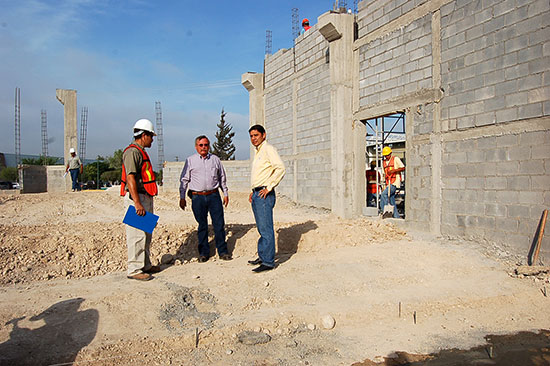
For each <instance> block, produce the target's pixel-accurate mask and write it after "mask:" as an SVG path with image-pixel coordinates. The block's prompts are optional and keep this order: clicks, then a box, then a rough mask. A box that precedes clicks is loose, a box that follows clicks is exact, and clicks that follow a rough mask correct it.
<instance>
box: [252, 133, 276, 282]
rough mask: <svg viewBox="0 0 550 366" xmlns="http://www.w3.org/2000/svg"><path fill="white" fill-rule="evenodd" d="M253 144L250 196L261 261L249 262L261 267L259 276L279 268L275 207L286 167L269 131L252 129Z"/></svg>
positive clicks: (255, 270)
mask: <svg viewBox="0 0 550 366" xmlns="http://www.w3.org/2000/svg"><path fill="white" fill-rule="evenodd" d="M248 133H249V134H250V142H251V143H252V145H253V146H254V148H255V152H254V160H253V161H252V172H251V174H250V181H251V187H252V192H251V193H250V196H249V197H248V200H249V202H250V203H251V204H252V212H254V219H255V220H256V227H257V228H258V232H259V233H260V239H258V258H257V259H255V260H252V261H248V263H250V264H253V265H259V266H258V267H256V268H254V269H253V270H252V271H253V272H256V273H259V272H263V271H269V270H271V269H273V268H274V267H275V231H274V230H273V207H274V206H275V189H274V188H275V187H276V186H277V185H278V184H279V182H280V181H281V179H283V177H284V175H285V165H284V164H283V161H282V160H281V158H280V156H279V154H278V153H277V150H276V149H275V148H274V147H273V146H271V145H270V144H268V143H267V142H266V141H265V129H264V127H263V126H261V125H254V126H252V127H250V129H249V130H248Z"/></svg>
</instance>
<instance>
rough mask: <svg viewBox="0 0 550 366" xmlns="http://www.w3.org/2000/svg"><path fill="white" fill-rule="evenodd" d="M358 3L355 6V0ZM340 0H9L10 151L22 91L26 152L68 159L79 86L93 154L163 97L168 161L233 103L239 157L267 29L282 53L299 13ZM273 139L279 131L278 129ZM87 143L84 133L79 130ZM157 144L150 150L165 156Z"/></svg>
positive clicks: (5, 80)
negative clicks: (68, 103) (69, 110)
mask: <svg viewBox="0 0 550 366" xmlns="http://www.w3.org/2000/svg"><path fill="white" fill-rule="evenodd" d="M348 3H353V2H352V1H348ZM333 4H334V0H308V1H303V0H293V1H289V0H246V1H228V0H224V1H222V0H219V1H214V0H211V1H197V0H196V1H187V0H180V1H169V0H165V1H153V0H57V1H49V0H48V1H46V0H18V1H13V0H0V9H2V11H1V13H0V80H1V81H0V127H1V131H2V132H3V133H1V134H0V152H3V153H14V152H15V107H14V100H15V88H16V87H19V88H20V90H21V112H20V114H21V154H33V155H40V154H41V153H42V130H41V110H46V114H47V135H48V141H49V143H48V155H49V156H60V157H61V156H63V155H64V154H63V149H64V146H63V105H62V104H61V103H59V102H58V101H57V99H56V97H55V94H56V93H55V91H56V89H58V88H59V89H74V90H77V120H78V131H79V134H80V116H81V108H82V107H87V108H88V122H87V142H86V158H87V159H94V158H96V157H97V156H98V155H100V156H102V157H107V156H112V155H113V152H114V151H115V150H117V149H123V148H124V147H125V146H127V145H128V144H129V143H130V142H131V139H132V126H133V124H134V123H135V121H137V120H138V119H140V118H147V119H150V120H151V121H152V122H153V123H154V124H156V115H155V102H160V103H161V108H162V126H163V132H164V133H163V140H164V155H165V160H167V161H175V160H180V161H181V160H184V159H185V158H186V157H187V156H189V155H191V154H193V153H194V152H195V149H194V138H195V137H196V136H198V135H201V134H205V135H207V136H209V137H210V140H211V141H212V142H213V141H214V140H215V132H216V131H217V129H218V128H217V126H216V125H217V123H219V120H220V112H221V110H222V108H223V109H224V111H225V112H226V113H227V115H226V117H225V121H226V123H229V124H230V125H231V126H232V127H233V132H235V137H234V138H233V142H234V144H235V146H236V158H237V159H238V160H245V159H248V157H249V151H250V150H249V145H250V142H249V140H248V132H247V130H248V127H249V119H248V117H249V112H248V92H247V90H246V89H245V88H244V87H243V86H242V85H241V76H242V74H244V73H246V72H249V71H250V72H260V73H261V72H262V71H263V60H264V54H265V45H266V30H271V31H272V50H273V53H275V52H276V51H277V50H279V49H282V48H291V47H292V46H293V41H292V8H298V13H299V19H300V23H301V19H303V18H304V17H307V18H308V19H309V20H310V24H311V25H314V24H315V23H317V17H318V16H320V15H321V14H323V13H325V12H327V11H329V10H330V9H332V7H333ZM268 138H269V131H268ZM79 139H80V137H79ZM157 142H158V141H155V142H154V143H153V146H152V147H151V149H150V150H149V151H150V156H151V159H152V160H153V162H154V163H155V162H157V153H158V146H157Z"/></svg>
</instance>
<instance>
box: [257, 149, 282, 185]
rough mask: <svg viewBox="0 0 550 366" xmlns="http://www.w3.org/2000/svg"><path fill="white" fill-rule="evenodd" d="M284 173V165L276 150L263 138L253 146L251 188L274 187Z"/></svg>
mask: <svg viewBox="0 0 550 366" xmlns="http://www.w3.org/2000/svg"><path fill="white" fill-rule="evenodd" d="M284 175H285V165H284V164H283V161H282V160H281V157H280V156H279V154H278V153H277V150H276V149H275V148H274V147H273V146H271V145H270V144H268V143H267V142H266V141H265V140H264V142H262V143H261V144H260V145H259V146H257V147H255V152H254V160H253V161H252V172H251V174H250V183H251V187H252V188H256V187H262V186H266V187H267V189H268V190H269V191H271V190H272V189H273V188H275V187H276V186H277V185H278V184H279V182H280V181H281V179H283V177H284Z"/></svg>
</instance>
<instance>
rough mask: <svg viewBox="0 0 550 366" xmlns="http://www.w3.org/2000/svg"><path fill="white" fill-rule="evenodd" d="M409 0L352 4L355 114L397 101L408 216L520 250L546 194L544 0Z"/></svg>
mask: <svg viewBox="0 0 550 366" xmlns="http://www.w3.org/2000/svg"><path fill="white" fill-rule="evenodd" d="M405 3H407V4H405ZM413 3H415V2H414V1H398V0H395V1H388V0H380V1H376V0H374V1H362V2H361V3H360V6H359V8H360V12H359V17H358V22H359V36H360V37H359V40H358V41H357V44H358V45H359V46H358V49H357V50H356V51H357V52H358V53H359V55H358V57H359V72H360V75H359V81H358V87H357V88H358V100H359V103H358V104H359V111H358V115H360V116H361V117H362V118H364V117H365V116H367V117H375V116H376V115H372V116H370V115H369V113H371V111H373V112H372V113H381V114H382V113H388V112H391V108H399V105H400V102H402V101H403V102H404V103H406V104H404V105H402V108H403V109H405V110H406V111H407V113H406V115H407V170H406V182H407V201H406V205H407V208H406V210H407V220H409V221H411V222H413V223H415V224H417V227H419V228H428V227H430V228H431V229H432V230H433V229H435V231H438V232H441V233H442V234H446V235H459V236H464V237H471V238H479V239H482V240H489V241H495V242H498V243H500V244H504V245H507V246H509V247H510V248H512V250H513V251H515V252H516V254H520V255H523V256H525V255H526V254H527V250H528V249H529V246H530V245H531V242H532V240H533V236H534V233H535V231H536V228H537V225H538V222H539V219H540V216H541V213H542V211H543V209H546V208H548V206H549V203H550V202H549V200H548V199H549V198H548V196H549V195H550V193H549V190H548V187H549V186H550V170H549V168H550V135H549V134H550V132H549V131H550V109H549V107H550V27H549V25H550V24H549V23H550V3H549V2H548V1H530V2H525V1H474V0H464V1H459V0H443V1H434V0H428V1H419V2H418V4H415V7H417V5H420V4H422V7H421V8H422V9H421V10H422V11H420V10H419V8H417V9H411V11H409V12H408V13H407V12H406V11H404V9H405V7H406V6H410V5H411V4H413ZM381 27H385V28H384V29H382V28H381ZM415 32H416V35H415ZM405 35H407V37H405ZM419 46H420V47H419ZM403 48H405V49H407V51H405V52H401V51H400V50H402V49H403ZM415 50H416V57H419V58H418V60H422V61H421V62H418V63H416V64H415V65H413V64H410V61H411V59H409V60H407V59H406V57H408V56H409V55H411V54H412V53H414V52H415ZM412 61H414V60H412ZM407 63H409V65H408V64H407ZM421 63H422V66H420V64H421ZM421 70H422V72H423V73H425V74H423V77H420V72H419V71H421ZM408 72H411V73H416V74H414V75H415V78H417V84H416V85H413V84H412V83H411V75H412V74H408ZM407 74H408V76H407ZM393 77H395V78H396V79H395V81H394V80H393ZM407 78H408V79H407ZM430 89H431V90H430ZM390 90H391V91H390ZM423 90H426V92H422V91H423ZM439 91H441V93H442V94H441V95H440V96H437V95H436V94H437V93H438V92H439ZM422 98H425V99H424V100H419V99H422ZM413 101H414V102H413ZM549 228H550V224H547V227H546V230H548V229H549ZM549 242H550V241H549V239H548V238H546V239H544V242H543V246H542V248H543V249H542V256H543V258H545V259H546V260H550V243H549Z"/></svg>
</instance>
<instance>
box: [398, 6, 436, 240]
mask: <svg viewBox="0 0 550 366" xmlns="http://www.w3.org/2000/svg"><path fill="white" fill-rule="evenodd" d="M432 60H433V66H432V74H433V77H432V88H433V89H434V90H441V13H440V11H439V10H437V11H435V12H434V13H433V14H432ZM432 130H433V133H432V134H431V135H430V142H431V143H432V154H431V155H432V164H431V165H432V194H431V200H430V204H431V208H430V210H431V215H430V231H431V232H432V233H434V234H436V235H440V234H441V205H442V204H441V201H442V187H441V159H442V148H441V105H440V104H439V101H437V102H435V103H434V111H433V128H432ZM409 192H410V191H409ZM406 203H407V202H406Z"/></svg>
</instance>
